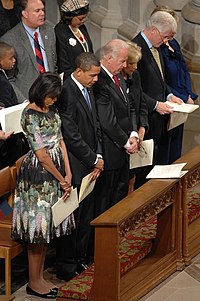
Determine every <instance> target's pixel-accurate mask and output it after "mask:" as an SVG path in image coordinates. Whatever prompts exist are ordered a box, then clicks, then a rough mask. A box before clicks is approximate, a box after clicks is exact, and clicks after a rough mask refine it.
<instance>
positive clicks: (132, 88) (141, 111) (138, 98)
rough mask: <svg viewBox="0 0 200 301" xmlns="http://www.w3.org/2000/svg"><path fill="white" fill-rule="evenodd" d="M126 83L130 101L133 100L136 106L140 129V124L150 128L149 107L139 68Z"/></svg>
mask: <svg viewBox="0 0 200 301" xmlns="http://www.w3.org/2000/svg"><path fill="white" fill-rule="evenodd" d="M126 84H127V89H128V95H129V96H130V101H133V106H134V108H135V113H136V120H137V125H138V129H139V127H140V126H143V127H145V128H147V129H148V109H147V104H146V100H145V95H144V93H143V91H142V87H141V80H140V74H139V72H138V71H137V70H135V71H134V73H133V74H132V76H130V77H129V78H128V79H127V81H126Z"/></svg>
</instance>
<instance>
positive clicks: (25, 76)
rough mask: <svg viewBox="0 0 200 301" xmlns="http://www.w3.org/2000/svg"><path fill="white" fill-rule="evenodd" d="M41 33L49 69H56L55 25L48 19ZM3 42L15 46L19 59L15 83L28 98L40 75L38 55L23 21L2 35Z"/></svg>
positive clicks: (41, 28) (52, 70) (53, 70)
mask: <svg viewBox="0 0 200 301" xmlns="http://www.w3.org/2000/svg"><path fill="white" fill-rule="evenodd" d="M40 34H41V37H42V41H43V43H44V48H45V52H46V56H47V62H48V66H49V71H51V72H55V71H56V61H57V58H56V38H55V33H54V29H53V26H52V25H51V24H50V23H49V22H48V21H46V22H45V24H44V25H43V26H41V27H40ZM1 40H2V41H3V42H6V43H8V44H10V45H11V46H13V47H14V49H15V57H16V59H17V72H16V74H15V76H14V78H13V80H14V83H15V85H16V86H17V88H18V89H19V90H20V91H21V92H22V94H23V95H24V96H25V98H27V99H28V91H29V89H30V87H31V85H32V83H33V82H34V81H35V79H36V78H37V77H38V75H39V71H38V67H37V62H36V57H35V54H34V52H33V49H32V47H31V43H30V41H29V38H28V36H27V33H26V31H25V28H24V27H23V25H22V23H19V24H17V25H16V26H15V27H14V28H12V29H11V30H9V31H8V32H7V33H6V34H5V35H3V36H2V37H1Z"/></svg>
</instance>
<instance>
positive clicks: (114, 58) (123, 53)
mask: <svg viewBox="0 0 200 301" xmlns="http://www.w3.org/2000/svg"><path fill="white" fill-rule="evenodd" d="M128 48H129V47H128V45H127V43H126V42H125V41H123V40H120V39H113V40H111V41H109V42H108V43H107V44H106V45H105V46H103V47H102V49H101V63H102V65H103V66H104V67H105V68H106V69H107V70H108V71H109V72H110V73H112V74H113V75H114V74H117V73H119V72H120V71H121V70H122V68H123V67H125V66H126V61H127V58H128Z"/></svg>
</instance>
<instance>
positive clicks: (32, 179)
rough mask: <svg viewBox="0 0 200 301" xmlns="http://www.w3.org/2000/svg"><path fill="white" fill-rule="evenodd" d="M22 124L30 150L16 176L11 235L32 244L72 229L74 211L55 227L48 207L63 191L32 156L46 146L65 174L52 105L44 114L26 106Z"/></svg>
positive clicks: (58, 131) (55, 162)
mask: <svg viewBox="0 0 200 301" xmlns="http://www.w3.org/2000/svg"><path fill="white" fill-rule="evenodd" d="M21 124H22V128H23V131H24V133H25V136H26V138H27V140H28V143H29V146H30V151H29V152H28V153H27V154H26V155H25V158H24V160H23V162H22V165H21V168H20V172H19V175H18V178H17V185H16V193H15V200H14V208H13V227H12V237H13V238H14V239H22V240H24V241H27V242H31V243H49V242H50V240H51V239H53V238H54V237H55V236H56V237H59V236H61V235H65V234H70V233H71V231H72V230H73V229H74V228H75V222H74V216H73V214H71V215H70V216H69V217H68V218H66V219H65V220H64V221H63V222H62V223H61V224H60V225H59V226H58V227H56V228H55V227H54V225H53V221H52V213H51V206H52V205H53V204H55V203H56V202H57V200H58V197H61V196H62V194H63V193H64V192H63V190H62V188H61V187H60V183H59V182H58V181H57V180H56V179H55V178H54V176H53V175H52V174H51V173H49V172H48V171H46V170H45V168H44V167H42V165H41V164H40V162H39V161H38V159H37V157H36V155H35V151H37V150H39V149H41V148H45V149H46V151H47V152H48V154H49V155H50V157H51V159H52V161H53V162H54V164H55V166H56V167H57V169H58V170H59V171H60V172H61V174H62V175H63V176H64V175H65V168H64V157H63V153H62V149H61V148H60V140H61V139H62V134H61V120H60V117H59V115H58V113H57V111H56V109H55V108H54V107H50V110H49V112H47V113H43V112H39V111H36V110H33V109H31V108H25V109H24V111H23V113H22V117H21Z"/></svg>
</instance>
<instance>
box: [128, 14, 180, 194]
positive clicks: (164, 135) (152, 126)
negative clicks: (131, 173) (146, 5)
mask: <svg viewBox="0 0 200 301" xmlns="http://www.w3.org/2000/svg"><path fill="white" fill-rule="evenodd" d="M176 30H177V23H176V21H175V19H174V18H173V17H172V16H171V15H170V14H169V13H167V12H163V11H162V12H161V11H158V12H156V13H154V14H153V15H152V16H151V17H150V18H149V20H148V21H147V24H146V26H145V29H144V30H143V31H141V32H140V33H139V34H138V35H137V36H136V37H135V38H133V40H132V41H133V42H135V43H137V45H139V46H140V47H141V50H142V59H141V60H140V61H139V62H138V68H137V69H138V71H139V72H140V76H141V84H142V89H143V92H144V93H145V94H146V97H145V99H146V101H147V106H148V111H149V132H148V133H147V135H146V137H145V138H146V139H150V138H152V139H154V162H153V163H154V164H168V162H167V158H168V155H167V153H168V147H169V144H168V132H167V122H168V119H169V114H170V113H172V110H171V108H172V107H171V106H169V105H167V104H166V100H169V101H171V102H172V103H173V102H177V103H182V100H181V99H180V98H178V97H176V96H174V95H173V94H172V93H171V91H170V89H169V87H168V86H167V85H166V83H165V74H164V65H163V61H162V57H161V55H160V51H159V46H160V45H161V44H162V43H164V42H166V41H168V40H169V39H170V38H171V35H172V34H174V33H176ZM151 168H152V166H150V167H145V168H142V169H140V170H139V171H138V172H136V181H135V188H138V187H139V186H141V185H142V184H143V183H145V182H146V175H147V174H148V172H149V171H150V169H151Z"/></svg>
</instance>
